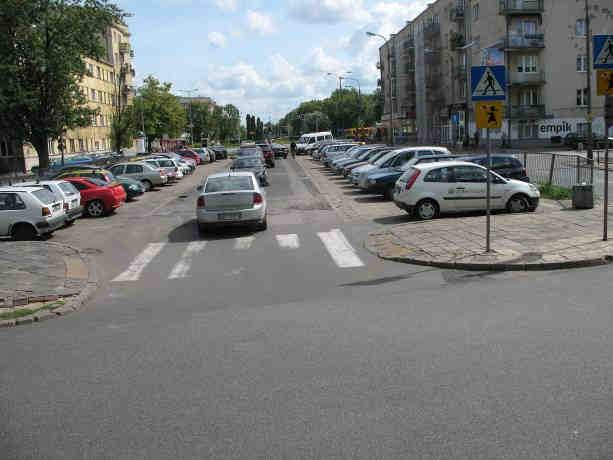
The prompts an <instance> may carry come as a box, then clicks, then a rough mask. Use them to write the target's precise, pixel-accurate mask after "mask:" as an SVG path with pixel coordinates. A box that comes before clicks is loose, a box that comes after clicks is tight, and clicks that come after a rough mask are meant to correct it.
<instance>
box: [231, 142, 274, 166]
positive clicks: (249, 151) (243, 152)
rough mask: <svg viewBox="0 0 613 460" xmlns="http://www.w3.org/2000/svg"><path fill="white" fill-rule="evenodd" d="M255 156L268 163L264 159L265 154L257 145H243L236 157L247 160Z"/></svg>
mask: <svg viewBox="0 0 613 460" xmlns="http://www.w3.org/2000/svg"><path fill="white" fill-rule="evenodd" d="M253 156H255V157H258V158H262V160H263V161H264V162H266V159H265V158H264V152H262V149H261V148H259V147H257V146H256V145H253V146H250V145H241V146H240V148H239V149H238V150H237V152H236V154H235V155H234V157H235V158H245V157H253Z"/></svg>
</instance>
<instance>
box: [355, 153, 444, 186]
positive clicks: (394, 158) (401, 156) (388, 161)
mask: <svg viewBox="0 0 613 460" xmlns="http://www.w3.org/2000/svg"><path fill="white" fill-rule="evenodd" d="M433 155H451V152H450V151H449V150H448V149H446V148H445V147H405V148H401V149H397V150H392V151H391V152H389V153H388V154H387V155H385V156H383V157H381V158H380V159H379V160H377V161H376V162H375V163H374V164H369V165H365V166H363V167H361V168H358V171H360V172H359V174H358V176H357V185H358V186H359V187H361V188H364V187H365V186H366V181H367V177H368V173H369V172H370V171H372V170H374V169H384V168H393V167H398V166H401V165H403V164H404V163H406V162H407V161H409V160H410V159H412V158H413V157H418V158H419V157H428V156H433ZM352 180H353V176H352Z"/></svg>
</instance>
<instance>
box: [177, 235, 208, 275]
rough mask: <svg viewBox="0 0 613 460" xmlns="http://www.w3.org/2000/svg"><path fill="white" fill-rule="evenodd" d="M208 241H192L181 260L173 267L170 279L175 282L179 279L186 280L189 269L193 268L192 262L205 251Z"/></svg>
mask: <svg viewBox="0 0 613 460" xmlns="http://www.w3.org/2000/svg"><path fill="white" fill-rule="evenodd" d="M205 246H206V241H192V242H191V243H189V244H188V245H187V248H186V249H185V251H183V255H182V256H181V260H179V261H178V262H177V264H176V265H175V266H174V267H173V269H172V271H171V272H170V275H169V276H168V279H170V280H175V279H179V278H185V277H186V276H187V274H188V273H189V269H190V268H191V267H192V261H193V259H194V257H195V256H196V255H198V254H199V253H200V252H202V251H203V250H204V248H205Z"/></svg>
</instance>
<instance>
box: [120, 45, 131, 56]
mask: <svg viewBox="0 0 613 460" xmlns="http://www.w3.org/2000/svg"><path fill="white" fill-rule="evenodd" d="M119 52H120V53H121V54H128V53H130V44H129V43H128V42H121V43H120V44H119Z"/></svg>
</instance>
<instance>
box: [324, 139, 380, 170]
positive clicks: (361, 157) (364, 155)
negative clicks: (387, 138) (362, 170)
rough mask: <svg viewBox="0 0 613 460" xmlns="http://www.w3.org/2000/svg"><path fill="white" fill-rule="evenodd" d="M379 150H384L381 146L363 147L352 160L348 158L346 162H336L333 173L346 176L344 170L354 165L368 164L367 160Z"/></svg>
mask: <svg viewBox="0 0 613 460" xmlns="http://www.w3.org/2000/svg"><path fill="white" fill-rule="evenodd" d="M380 148H386V147H385V146H383V145H369V146H364V147H363V148H361V149H360V150H359V152H360V153H359V154H358V155H357V156H354V157H353V158H350V159H349V158H348V159H346V160H343V161H338V162H335V171H336V173H337V174H342V175H343V176H347V172H346V168H347V167H349V166H352V165H355V164H358V163H360V164H366V163H368V160H369V159H370V158H371V157H373V156H374V155H375V154H376V153H377V151H378V149H380Z"/></svg>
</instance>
